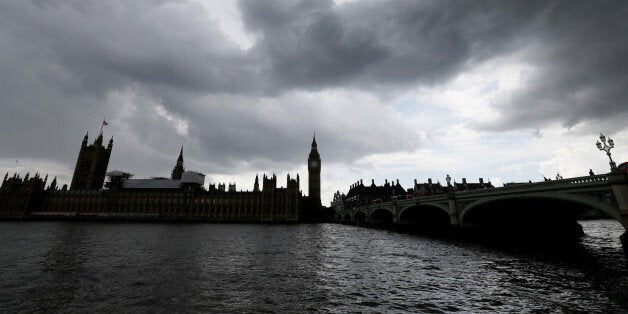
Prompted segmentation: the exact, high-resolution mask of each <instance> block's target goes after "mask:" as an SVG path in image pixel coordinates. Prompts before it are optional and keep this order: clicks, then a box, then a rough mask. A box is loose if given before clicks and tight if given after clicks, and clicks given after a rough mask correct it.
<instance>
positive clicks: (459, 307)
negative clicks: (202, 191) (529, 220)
mask: <svg viewBox="0 0 628 314" xmlns="http://www.w3.org/2000/svg"><path fill="white" fill-rule="evenodd" d="M580 223H581V224H582V226H583V229H584V231H585V233H586V236H585V237H584V238H582V240H581V241H579V242H575V243H573V242H572V243H571V244H565V245H564V246H559V247H554V248H550V249H539V250H535V249H530V248H525V247H518V248H513V247H510V246H507V245H490V244H486V243H478V242H471V241H468V240H456V239H451V238H448V239H443V238H433V237H426V236H420V235H411V234H402V233H396V232H391V231H386V230H376V229H367V228H358V227H355V226H346V225H336V224H311V225H307V224H305V225H230V224H141V223H119V224H112V223H91V222H0V251H1V254H0V267H1V268H0V308H1V309H2V310H3V312H23V311H27V312H32V311H45V312H49V311H57V312H58V311H61V312H86V311H87V312H93V311H97V312H109V311H115V312H120V311H124V312H156V311H157V312H171V311H175V312H303V311H316V312H347V311H359V312H456V311H468V312H522V311H524V312H530V311H542V312H572V311H585V312H626V311H628V262H627V260H628V259H627V258H626V257H625V255H624V254H623V252H622V248H621V244H620V243H619V239H618V238H619V236H620V234H621V233H622V232H623V228H622V227H621V226H620V225H619V223H617V222H616V221H611V220H601V221H600V220H597V221H581V222H580Z"/></svg>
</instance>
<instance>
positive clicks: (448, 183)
mask: <svg viewBox="0 0 628 314" xmlns="http://www.w3.org/2000/svg"><path fill="white" fill-rule="evenodd" d="M445 181H447V186H451V177H450V176H449V174H447V176H446V177H445Z"/></svg>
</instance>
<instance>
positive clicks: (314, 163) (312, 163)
mask: <svg viewBox="0 0 628 314" xmlns="http://www.w3.org/2000/svg"><path fill="white" fill-rule="evenodd" d="M310 165H311V166H312V168H316V167H318V161H317V160H314V161H312V162H310Z"/></svg>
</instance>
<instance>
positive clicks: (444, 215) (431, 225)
mask: <svg viewBox="0 0 628 314" xmlns="http://www.w3.org/2000/svg"><path fill="white" fill-rule="evenodd" d="M399 224H400V225H402V226H404V227H405V228H406V229H408V230H410V231H417V232H432V231H444V230H448V229H449V228H450V226H451V218H450V216H449V212H448V208H446V207H445V206H442V205H440V204H414V205H410V206H404V207H403V208H401V209H400V210H399Z"/></svg>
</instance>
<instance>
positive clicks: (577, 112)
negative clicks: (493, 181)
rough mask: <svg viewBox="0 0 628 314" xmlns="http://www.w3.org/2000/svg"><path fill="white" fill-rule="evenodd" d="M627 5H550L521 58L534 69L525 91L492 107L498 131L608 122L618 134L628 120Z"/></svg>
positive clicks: (539, 19) (522, 90) (605, 3)
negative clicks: (557, 123)
mask: <svg viewBox="0 0 628 314" xmlns="http://www.w3.org/2000/svg"><path fill="white" fill-rule="evenodd" d="M626 16H628V5H627V4H626V2H623V1H615V2H610V1H605V2H588V1H585V2H557V3H552V5H551V6H548V8H547V9H546V10H544V11H543V12H542V14H541V15H540V16H539V18H538V22H537V23H538V25H537V27H536V30H537V31H538V33H534V34H529V35H528V36H527V37H528V38H530V39H531V42H530V46H531V47H530V49H529V52H527V53H526V54H525V55H524V56H523V58H524V61H526V62H529V63H530V64H531V65H533V66H534V67H535V70H534V71H533V73H531V74H530V77H528V78H527V79H526V81H525V83H524V86H523V88H522V89H521V90H520V91H518V92H516V93H513V94H512V95H509V97H508V98H507V99H505V100H503V101H498V102H496V103H495V104H494V106H495V108H496V109H497V110H499V111H500V112H501V113H502V116H503V117H502V119H500V120H499V121H498V122H497V123H496V124H493V125H491V126H489V127H492V128H496V129H512V128H530V127H542V126H543V125H546V124H547V123H551V122H560V123H562V124H563V125H565V126H567V127H571V126H574V125H575V124H578V123H580V122H585V121H593V122H601V121H604V120H607V122H606V123H604V124H606V125H605V126H603V127H604V128H606V127H610V128H611V129H613V130H620V129H624V128H625V127H626V124H625V121H626V119H627V118H628V106H626V99H627V98H628V58H626V56H627V55H628V20H627V19H626Z"/></svg>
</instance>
